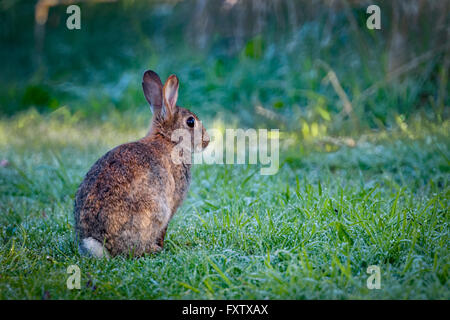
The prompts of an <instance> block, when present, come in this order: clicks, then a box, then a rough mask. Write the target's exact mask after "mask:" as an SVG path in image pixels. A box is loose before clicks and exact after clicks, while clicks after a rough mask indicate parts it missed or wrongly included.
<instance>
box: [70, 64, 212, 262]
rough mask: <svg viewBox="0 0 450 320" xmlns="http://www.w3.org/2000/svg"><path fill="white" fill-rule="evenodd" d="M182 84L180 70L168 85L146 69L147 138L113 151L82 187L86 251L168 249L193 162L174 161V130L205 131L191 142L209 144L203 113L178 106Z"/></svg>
mask: <svg viewBox="0 0 450 320" xmlns="http://www.w3.org/2000/svg"><path fill="white" fill-rule="evenodd" d="M178 87H179V81H178V78H177V77H176V76H175V75H171V76H170V77H169V78H168V79H167V81H166V83H165V84H164V86H163V85H162V82H161V79H160V78H159V76H158V75H157V74H156V73H155V72H154V71H151V70H147V71H146V72H145V73H144V76H143V80H142V88H143V91H144V95H145V98H146V99H147V101H148V103H149V104H150V108H151V110H152V113H153V118H152V121H151V125H150V130H149V131H148V133H147V135H146V136H145V137H143V138H142V139H140V140H138V141H135V142H130V143H125V144H122V145H120V146H118V147H116V148H114V149H112V150H110V151H109V152H107V153H106V154H105V155H104V156H103V157H101V158H100V159H99V160H98V161H97V162H96V163H95V164H94V165H93V166H92V167H91V169H90V170H89V171H88V173H87V174H86V176H85V178H84V180H83V182H82V183H81V184H80V186H79V188H78V190H77V193H76V196H75V204H74V217H75V233H76V238H77V239H76V240H77V242H78V245H79V248H80V252H81V253H83V254H88V255H91V256H93V257H96V258H102V257H104V258H109V257H114V256H117V255H130V254H131V256H134V257H139V256H142V255H144V254H146V253H156V252H159V251H161V250H162V248H163V244H164V237H165V235H166V231H167V226H168V223H169V221H170V220H171V218H172V217H173V215H174V214H175V212H176V211H177V209H178V207H179V206H180V205H181V203H182V202H183V200H184V198H185V197H186V194H187V191H188V188H189V184H190V181H191V172H190V171H191V164H190V161H184V162H183V161H182V162H180V161H179V162H178V163H177V162H176V161H173V158H172V152H173V151H174V148H175V146H176V144H177V142H179V141H180V140H179V141H172V133H173V132H174V131H175V130H177V129H184V130H189V131H188V132H189V133H190V134H191V136H193V134H194V130H197V134H200V133H201V139H196V140H199V141H194V140H191V141H190V143H191V149H190V150H192V152H194V151H201V150H203V149H204V148H206V147H207V146H208V143H209V136H208V134H207V132H206V130H205V128H204V127H203V125H202V123H201V121H200V120H199V119H198V117H197V116H196V115H195V114H194V113H192V112H191V111H189V110H188V109H185V108H182V107H179V106H177V105H176V103H177V99H178ZM197 137H198V136H197ZM175 140H176V139H175ZM186 141H188V140H186ZM194 143H196V144H194ZM189 157H190V154H189Z"/></svg>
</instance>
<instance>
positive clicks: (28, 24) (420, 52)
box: [0, 0, 450, 150]
mask: <svg viewBox="0 0 450 320" xmlns="http://www.w3.org/2000/svg"><path fill="white" fill-rule="evenodd" d="M72 3H75V4H77V5H79V6H80V8H81V30H68V29H67V28H66V19H67V17H68V16H69V15H68V14H67V13H66V8H67V6H68V5H69V4H72ZM373 3H374V1H362V0H361V1H357V0H355V1H350V0H335V1H333V0H322V1H319V0H317V1H295V0H245V1H244V0H212V1H207V0H185V1H177V0H166V1H138V0H123V1H115V0H96V1H95V0H93V1H87V0H86V1H73V0H50V1H49V0H40V1H27V0H2V1H1V2H0V44H1V51H0V70H2V71H1V73H0V114H1V116H2V117H4V118H5V117H6V118H11V117H12V118H14V117H17V116H18V114H22V115H23V113H25V114H28V115H30V114H31V115H34V116H37V114H36V112H39V113H40V114H41V115H43V116H44V117H47V116H50V117H51V115H52V114H54V113H55V112H56V113H57V114H58V115H59V116H61V114H63V115H64V117H66V118H70V119H71V121H73V122H79V121H87V122H90V121H94V122H98V121H109V120H111V119H120V121H119V122H120V124H121V125H123V126H129V125H132V126H138V127H143V126H147V125H148V121H149V116H148V113H149V110H148V106H147V104H146V101H145V99H144V97H143V94H142V89H141V77H142V74H143V72H144V71H145V70H146V69H153V70H155V71H157V72H158V73H159V74H160V75H161V77H162V78H166V77H167V76H168V75H170V74H171V73H176V74H177V75H178V76H179V78H180V79H181V93H180V100H179V104H180V105H183V106H186V107H189V108H192V110H193V111H194V112H196V113H198V114H199V116H200V117H201V118H202V119H203V120H205V122H206V123H207V124H208V123H209V125H210V126H211V125H212V122H213V121H214V120H215V121H216V124H215V125H217V119H219V120H220V122H223V123H227V125H229V124H231V123H232V124H234V125H239V126H242V127H273V128H280V129H281V130H282V131H284V133H285V135H283V136H282V137H284V138H286V137H291V136H292V137H295V138H296V139H295V140H294V141H298V140H299V139H301V140H302V141H308V139H311V138H313V139H315V140H317V139H319V140H323V141H324V144H325V145H326V147H327V150H332V149H333V148H334V147H335V146H338V145H342V144H344V145H349V146H352V145H353V144H354V143H355V142H354V140H353V138H352V137H355V136H358V135H360V134H362V133H370V132H373V131H380V130H386V129H390V128H398V129H399V130H407V128H408V124H409V123H410V122H411V121H413V122H419V123H421V125H423V123H428V122H431V123H434V124H439V123H442V122H443V121H446V120H447V119H448V113H449V112H448V110H449V109H448V106H449V97H448V92H449V83H448V70H449V61H450V60H449V51H450V45H449V33H450V31H449V30H450V23H449V12H450V10H449V9H450V1H447V0H444V1H422V0H411V1H376V4H377V5H379V6H380V8H381V25H382V29H381V30H369V29H367V28H366V19H367V17H368V16H369V15H368V14H367V13H366V9H367V7H368V6H369V5H370V4H373ZM342 137H344V138H342ZM288 140H289V139H288ZM291 140H292V139H291ZM291 142H292V141H291Z"/></svg>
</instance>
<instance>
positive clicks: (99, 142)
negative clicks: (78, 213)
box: [0, 110, 450, 299]
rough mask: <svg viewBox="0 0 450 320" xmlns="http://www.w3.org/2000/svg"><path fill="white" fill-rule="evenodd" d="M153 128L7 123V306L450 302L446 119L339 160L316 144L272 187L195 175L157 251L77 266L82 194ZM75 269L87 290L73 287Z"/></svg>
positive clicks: (377, 140)
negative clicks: (373, 284)
mask: <svg viewBox="0 0 450 320" xmlns="http://www.w3.org/2000/svg"><path fill="white" fill-rule="evenodd" d="M120 120H122V122H120ZM148 120H149V119H148V118H144V119H139V120H135V121H137V122H130V121H131V120H130V121H128V120H126V119H125V117H123V118H120V117H118V118H117V119H114V118H110V119H108V121H104V122H102V123H101V124H97V125H96V126H92V124H90V123H88V122H86V121H79V120H78V119H77V118H76V116H74V115H70V114H66V113H64V111H63V110H62V111H61V110H60V111H57V112H54V113H52V114H50V115H44V116H43V115H40V114H38V113H36V112H33V111H30V112H27V113H24V114H19V115H17V116H15V117H13V118H10V119H2V120H0V156H1V158H2V159H7V160H8V161H9V164H5V163H3V165H4V166H2V167H0V211H1V215H0V241H1V246H0V299H112V298H116V299H189V298H193V299H348V298H356V299H449V298H450V291H449V280H448V272H449V270H448V269H449V239H448V236H449V210H448V208H449V192H450V188H449V184H448V180H449V179H448V178H449V172H450V161H449V149H448V148H449V145H448V132H449V124H450V123H449V122H448V121H444V122H443V123H441V124H439V125H437V124H427V125H425V124H424V123H413V122H411V123H408V124H406V123H403V126H400V127H399V128H397V129H391V130H389V131H380V132H378V133H373V134H371V135H366V136H362V137H361V138H360V139H359V140H358V141H357V143H356V147H354V148H350V147H340V148H338V149H337V150H335V151H333V152H324V151H320V150H316V151H305V150H311V149H312V147H311V148H310V147H309V146H312V145H314V144H315V143H317V141H310V142H309V143H311V145H308V144H307V143H306V142H302V146H303V148H302V150H303V151H300V152H299V150H298V145H299V144H300V142H298V143H297V144H296V146H295V147H292V146H291V147H289V148H287V149H284V150H282V153H281V163H282V167H281V168H280V170H279V172H278V173H277V174H276V175H273V176H261V175H259V172H258V171H259V170H258V168H257V166H243V165H235V166H232V165H212V166H206V165H204V166H195V167H194V170H193V182H192V185H191V188H190V192H189V195H188V197H187V199H186V201H185V202H184V204H183V206H182V207H181V208H180V209H179V210H178V212H177V214H176V215H175V217H174V219H173V220H172V221H171V223H170V226H169V230H168V234H167V241H166V244H165V249H164V251H163V252H162V253H160V254H157V255H149V256H146V257H144V258H141V259H133V258H127V257H124V258H114V259H111V260H95V259H92V258H87V257H84V256H80V254H79V252H78V249H77V247H76V245H74V243H73V238H74V230H73V216H72V210H73V198H74V194H75V191H76V188H77V186H78V184H79V183H80V182H81V180H82V178H83V176H84V174H85V173H86V172H87V170H88V169H89V167H90V166H91V165H92V164H93V163H94V161H95V160H96V159H97V158H98V157H99V156H101V155H102V154H103V153H104V152H106V151H107V150H108V149H109V148H111V147H113V146H115V145H118V144H120V143H123V142H126V141H130V140H133V139H136V138H138V137H140V136H142V135H143V134H145V132H146V129H147V128H146V126H145V123H146V122H147V121H148ZM127 121H128V122H127ZM120 124H121V125H120ZM206 125H207V127H208V124H206ZM408 125H409V127H408ZM255 172H256V173H255ZM74 264H75V265H78V266H79V267H80V269H81V289H80V290H68V289H67V287H66V281H67V278H68V276H69V275H68V274H67V273H66V270H67V267H68V266H70V265H74ZM369 265H377V266H379V267H380V269H381V289H380V290H369V289H368V288H367V286H366V281H367V278H368V276H369V275H368V274H367V273H366V270H367V267H368V266H369Z"/></svg>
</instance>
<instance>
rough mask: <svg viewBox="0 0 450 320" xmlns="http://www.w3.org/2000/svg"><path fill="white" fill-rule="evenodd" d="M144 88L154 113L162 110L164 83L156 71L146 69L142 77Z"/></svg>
mask: <svg viewBox="0 0 450 320" xmlns="http://www.w3.org/2000/svg"><path fill="white" fill-rule="evenodd" d="M142 89H144V95H145V98H146V99H147V101H148V103H149V104H150V108H151V109H152V112H153V114H156V113H157V112H161V109H162V93H163V85H162V82H161V79H160V78H159V76H158V75H157V74H156V72H153V71H152V70H147V71H145V73H144V76H143V77H142Z"/></svg>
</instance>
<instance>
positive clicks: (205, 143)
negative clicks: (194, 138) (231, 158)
mask: <svg viewBox="0 0 450 320" xmlns="http://www.w3.org/2000/svg"><path fill="white" fill-rule="evenodd" d="M209 141H210V139H209V135H208V133H207V132H206V131H205V132H203V141H202V147H203V148H206V147H207V146H208V144H209Z"/></svg>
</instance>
